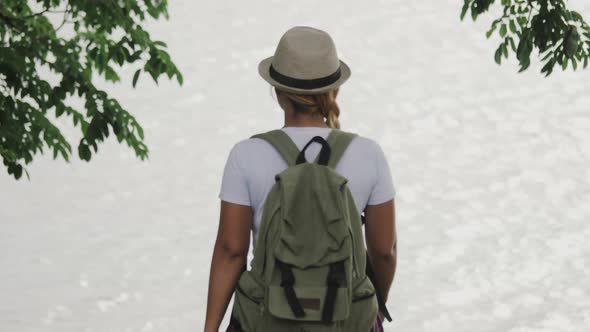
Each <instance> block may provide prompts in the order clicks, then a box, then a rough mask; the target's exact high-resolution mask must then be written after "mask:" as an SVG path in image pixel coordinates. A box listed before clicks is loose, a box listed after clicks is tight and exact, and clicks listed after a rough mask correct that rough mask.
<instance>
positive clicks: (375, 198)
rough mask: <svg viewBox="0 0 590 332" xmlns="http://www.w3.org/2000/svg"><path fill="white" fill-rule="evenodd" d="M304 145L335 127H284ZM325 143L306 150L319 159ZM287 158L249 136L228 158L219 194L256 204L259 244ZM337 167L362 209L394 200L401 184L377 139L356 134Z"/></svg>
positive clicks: (311, 158) (255, 226)
mask: <svg viewBox="0 0 590 332" xmlns="http://www.w3.org/2000/svg"><path fill="white" fill-rule="evenodd" d="M281 130H283V131H284V132H285V133H287V135H289V137H290V138H291V140H293V142H294V143H295V145H297V147H298V148H299V150H300V151H301V150H302V149H303V147H304V146H305V144H307V142H309V140H310V139H311V138H312V137H314V136H316V135H318V136H321V137H323V138H324V139H326V138H327V137H328V134H330V131H331V130H332V129H331V128H322V127H283V128H281ZM320 149H321V144H319V143H317V142H313V143H311V144H310V146H309V147H308V148H307V150H305V159H306V160H307V161H309V162H313V161H314V160H315V158H316V156H317V154H318V153H319V152H320ZM286 168H287V163H286V162H285V161H284V160H283V158H282V157H281V155H280V154H279V152H278V151H277V150H275V148H274V147H273V146H272V145H270V143H268V142H267V141H265V140H263V139H261V138H246V139H243V140H241V141H239V142H238V143H236V144H235V145H234V146H233V147H232V149H231V151H230V153H229V156H228V158H227V161H226V164H225V168H224V171H223V178H222V180H221V190H220V192H219V198H220V199H222V200H224V201H227V202H231V203H236V204H241V205H249V206H251V208H252V210H253V214H254V216H253V223H252V235H253V245H252V247H254V246H255V245H256V239H257V237H258V230H259V229H260V223H261V219H262V211H263V210H264V201H265V199H266V195H267V194H268V193H269V192H270V189H271V187H272V186H273V184H274V183H275V180H274V176H275V174H277V173H280V172H281V171H283V170H285V169H286ZM335 170H336V172H338V173H339V174H340V175H342V176H344V177H345V178H347V179H348V187H349V189H350V191H351V193H352V196H353V198H354V201H355V204H356V207H357V210H358V211H359V213H361V212H362V211H363V210H364V209H365V206H366V205H368V204H370V205H375V204H380V203H383V202H386V201H389V200H390V199H392V198H393V197H394V196H395V188H394V186H393V181H392V177H391V172H390V169H389V164H388V161H387V158H386V157H385V154H384V152H383V150H382V149H381V146H380V145H379V144H378V143H377V142H376V141H374V140H372V139H370V138H366V137H363V136H360V135H358V136H356V137H355V138H354V139H353V140H352V141H351V142H350V144H349V146H348V148H347V149H346V150H345V151H344V154H343V155H342V158H341V159H340V161H339V162H338V164H337V165H336V169H335Z"/></svg>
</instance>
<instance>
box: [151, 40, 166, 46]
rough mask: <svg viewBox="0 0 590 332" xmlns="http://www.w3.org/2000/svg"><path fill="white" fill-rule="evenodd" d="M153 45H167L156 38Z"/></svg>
mask: <svg viewBox="0 0 590 332" xmlns="http://www.w3.org/2000/svg"><path fill="white" fill-rule="evenodd" d="M154 45H158V46H163V47H168V46H167V45H166V43H164V42H163V41H161V40H156V41H155V42H154Z"/></svg>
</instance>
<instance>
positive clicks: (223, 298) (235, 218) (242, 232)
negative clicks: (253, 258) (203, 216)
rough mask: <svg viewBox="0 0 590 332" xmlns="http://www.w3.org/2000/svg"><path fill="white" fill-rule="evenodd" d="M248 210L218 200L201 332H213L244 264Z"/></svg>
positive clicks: (249, 213)
mask: <svg viewBox="0 0 590 332" xmlns="http://www.w3.org/2000/svg"><path fill="white" fill-rule="evenodd" d="M251 225H252V209H251V207H250V206H248V205H240V204H234V203H230V202H226V201H223V200H222V201H221V211H220V214H219V228H218V230H217V240H216V241H215V247H214V249H213V258H212V260H211V271H210V275H209V292H208V296H207V314H206V319H205V332H213V331H214V332H217V331H218V330H219V326H220V325H221V321H222V319H223V316H224V315H225V312H226V310H227V306H228V304H229V301H230V299H231V296H232V294H233V291H234V287H235V285H236V283H237V281H238V279H239V277H240V274H241V272H242V270H243V267H244V265H245V264H246V263H247V257H248V249H249V246H250V227H251Z"/></svg>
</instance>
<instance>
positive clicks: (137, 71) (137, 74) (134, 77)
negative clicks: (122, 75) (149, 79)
mask: <svg viewBox="0 0 590 332" xmlns="http://www.w3.org/2000/svg"><path fill="white" fill-rule="evenodd" d="M139 74H141V69H138V70H136V71H135V74H133V87H134V88H135V85H136V84H137V80H138V79H139Z"/></svg>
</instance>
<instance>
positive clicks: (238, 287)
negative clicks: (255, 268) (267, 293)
mask: <svg viewBox="0 0 590 332" xmlns="http://www.w3.org/2000/svg"><path fill="white" fill-rule="evenodd" d="M236 288H237V290H238V291H239V292H240V293H242V295H244V296H245V297H246V298H247V299H248V300H250V301H252V302H254V303H256V304H260V303H262V300H256V299H253V298H252V297H251V296H250V295H248V294H246V292H245V291H244V290H243V289H242V287H240V285H237V286H236Z"/></svg>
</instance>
